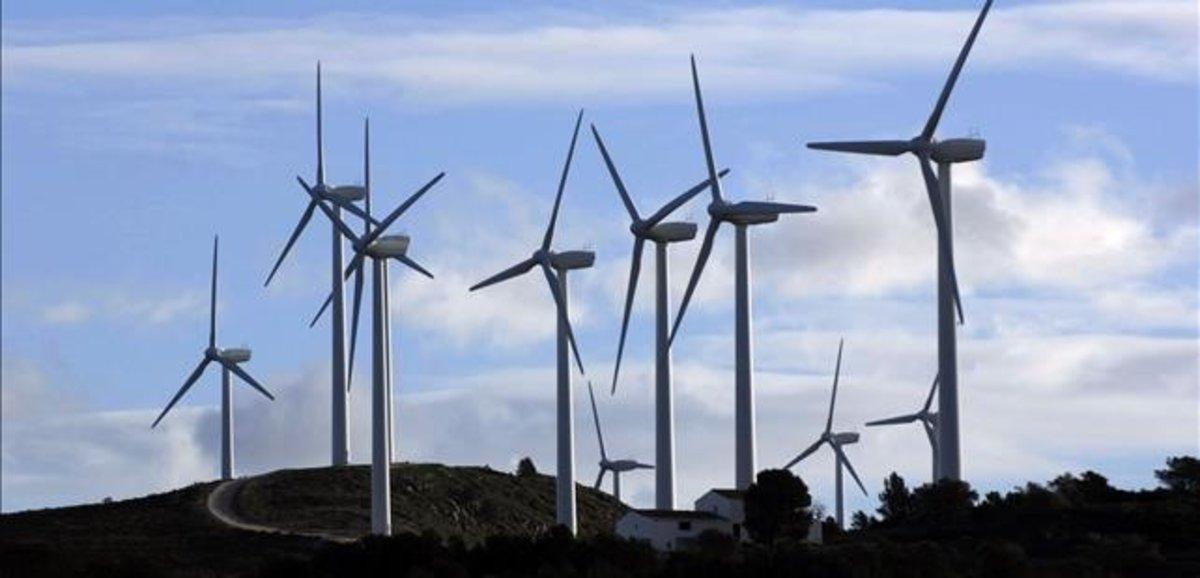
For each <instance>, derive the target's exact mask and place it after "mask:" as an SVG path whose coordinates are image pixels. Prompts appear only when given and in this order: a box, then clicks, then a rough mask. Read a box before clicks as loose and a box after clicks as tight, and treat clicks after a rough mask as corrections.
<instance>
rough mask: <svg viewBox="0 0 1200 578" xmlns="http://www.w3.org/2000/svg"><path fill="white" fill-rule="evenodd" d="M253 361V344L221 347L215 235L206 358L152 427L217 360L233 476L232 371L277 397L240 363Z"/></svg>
mask: <svg viewBox="0 0 1200 578" xmlns="http://www.w3.org/2000/svg"><path fill="white" fill-rule="evenodd" d="M247 361H250V348H248V347H230V348H228V349H221V348H219V347H217V237H215V236H214V237H213V256H212V289H211V293H210V295H209V306H208V347H207V348H206V349H205V350H204V358H203V359H201V360H200V364H199V365H197V366H196V369H194V370H192V374H191V375H189V376H188V378H187V381H184V382H183V387H181V388H179V391H178V392H176V393H175V397H172V398H171V401H170V402H169V403H167V407H165V408H163V410H162V413H160V414H158V418H157V419H155V420H154V423H153V424H151V425H150V428H151V429H154V428H155V427H158V422H160V421H162V419H163V418H164V417H166V415H167V412H169V411H171V408H172V407H175V404H176V402H178V401H179V400H180V399H181V398H182V397H183V395H184V394H185V393H187V391H188V390H189V389H191V387H192V385H194V384H195V383H196V380H198V379H200V375H201V374H203V373H204V369H205V368H206V367H208V364H209V363H217V364H219V365H220V366H221V479H222V480H230V479H233V384H232V381H233V380H232V379H231V376H230V374H231V373H232V374H233V375H236V376H238V377H239V378H241V380H242V381H244V382H246V383H247V384H249V385H250V387H253V388H254V389H256V390H258V391H259V393H262V394H263V395H265V396H267V399H270V400H271V401H275V396H273V395H271V392H269V391H267V389H266V388H264V387H263V386H262V384H260V383H258V381H256V380H255V379H254V378H253V377H251V376H250V374H249V373H246V370H244V369H242V368H241V367H239V364H242V363H245V362H247Z"/></svg>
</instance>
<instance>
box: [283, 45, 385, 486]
mask: <svg viewBox="0 0 1200 578" xmlns="http://www.w3.org/2000/svg"><path fill="white" fill-rule="evenodd" d="M313 192H314V193H316V194H315V195H314V196H311V197H310V198H309V202H308V206H307V207H305V209H304V212H303V213H302V214H301V215H300V221H299V222H298V223H296V227H295V228H294V229H292V234H291V236H290V237H288V240H287V243H285V244H284V246H283V251H281V252H280V253H279V258H277V259H276V260H275V265H274V266H273V267H272V268H271V273H270V274H268V275H267V280H266V282H265V283H263V286H264V287H266V286H267V285H269V284H270V283H271V280H272V279H274V278H275V273H276V272H278V271H279V267H280V266H281V265H283V260H284V259H286V258H287V255H288V252H290V251H291V250H292V245H294V244H295V243H296V239H298V238H299V237H300V233H302V232H303V231H304V228H305V227H306V226H308V221H309V220H310V219H311V218H312V216H313V212H314V211H316V209H317V205H319V204H323V203H325V202H328V203H330V204H331V205H333V210H332V213H333V215H334V216H337V217H340V215H341V211H342V209H345V210H346V211H347V212H350V213H352V214H354V215H356V216H358V217H360V218H363V219H369V217H368V215H367V214H366V213H365V212H363V210H362V209H359V208H358V207H357V206H356V205H355V204H354V203H355V202H356V201H359V200H362V199H363V197H364V196H365V194H366V193H365V191H364V190H363V187H360V186H357V185H343V186H330V185H329V184H327V183H326V182H325V152H324V146H323V141H322V122H321V63H320V62H318V63H317V180H316V185H315V186H314V187H313ZM330 225H331V228H332V231H333V246H332V254H333V260H332V266H331V267H330V278H331V282H332V290H333V292H332V295H333V324H332V325H331V327H330V329H331V332H332V343H331V345H332V347H333V356H332V358H333V367H332V370H333V379H332V380H331V381H330V383H331V385H332V404H331V411H332V414H333V415H332V420H331V423H332V433H331V438H330V439H331V442H330V443H331V457H330V463H332V464H333V465H335V466H344V465H346V464H348V463H350V439H349V436H348V434H347V421H346V420H347V403H346V397H347V394H348V392H349V388H350V381H349V375H350V373H349V372H348V371H347V369H346V307H345V289H344V285H343V281H342V266H343V261H342V251H343V249H342V236H341V233H339V232H338V229H337V226H336V225H334V224H333V223H330ZM313 323H314V324H315V323H316V320H315V319H314V320H313ZM311 325H312V324H310V326H311ZM351 369H353V366H351Z"/></svg>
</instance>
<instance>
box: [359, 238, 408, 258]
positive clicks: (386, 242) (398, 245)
mask: <svg viewBox="0 0 1200 578" xmlns="http://www.w3.org/2000/svg"><path fill="white" fill-rule="evenodd" d="M408 244H409V237H408V235H383V236H382V237H379V238H378V239H376V240H375V241H373V242H372V243H371V244H370V245H369V246H367V249H366V253H367V255H370V256H371V257H374V258H376V259H391V258H395V257H403V256H405V254H407V253H408Z"/></svg>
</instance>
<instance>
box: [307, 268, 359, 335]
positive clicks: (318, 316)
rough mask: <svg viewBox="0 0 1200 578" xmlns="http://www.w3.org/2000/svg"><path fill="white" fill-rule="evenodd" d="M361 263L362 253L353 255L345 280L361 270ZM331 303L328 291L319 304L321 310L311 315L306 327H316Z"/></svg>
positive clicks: (331, 299)
mask: <svg viewBox="0 0 1200 578" xmlns="http://www.w3.org/2000/svg"><path fill="white" fill-rule="evenodd" d="M362 263H363V256H362V253H355V254H354V258H353V259H351V260H350V265H349V266H347V267H346V274H345V277H346V279H349V278H350V275H353V274H354V271H355V270H357V269H361V268H362ZM331 303H333V291H330V292H329V295H326V296H325V301H324V302H323V303H321V308H320V309H318V310H317V314H316V315H313V318H312V320H311V321H309V322H308V326H309V327H310V328H311V327H312V326H314V325H316V324H317V322H318V321H320V320H321V316H322V315H324V314H325V310H326V309H329V305H330V304H331Z"/></svg>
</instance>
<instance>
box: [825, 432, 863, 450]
mask: <svg viewBox="0 0 1200 578" xmlns="http://www.w3.org/2000/svg"><path fill="white" fill-rule="evenodd" d="M829 439H830V441H832V442H833V443H835V444H837V445H839V446H844V445H849V444H856V443H858V433H857V432H852V431H848V432H839V433H835V434H832V435H830V437H829Z"/></svg>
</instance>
